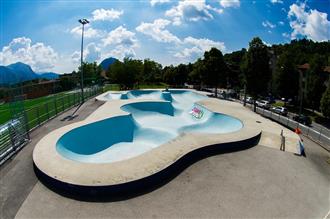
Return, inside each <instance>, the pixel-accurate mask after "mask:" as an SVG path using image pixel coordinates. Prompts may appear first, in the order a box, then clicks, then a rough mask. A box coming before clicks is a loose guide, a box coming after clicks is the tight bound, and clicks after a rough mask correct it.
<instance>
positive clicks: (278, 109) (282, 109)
mask: <svg viewBox="0 0 330 219" xmlns="http://www.w3.org/2000/svg"><path fill="white" fill-rule="evenodd" d="M272 111H273V112H274V113H278V114H280V115H282V116H287V115H288V110H287V109H286V108H285V107H281V106H277V107H273V108H272Z"/></svg>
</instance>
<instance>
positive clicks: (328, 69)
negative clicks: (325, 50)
mask: <svg viewBox="0 0 330 219" xmlns="http://www.w3.org/2000/svg"><path fill="white" fill-rule="evenodd" d="M297 67H298V69H302V70H308V69H309V68H310V64H309V63H305V64H303V65H298V66H297ZM323 71H324V72H328V73H330V66H325V67H324V69H323Z"/></svg>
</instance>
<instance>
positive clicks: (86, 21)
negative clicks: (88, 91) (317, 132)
mask: <svg viewBox="0 0 330 219" xmlns="http://www.w3.org/2000/svg"><path fill="white" fill-rule="evenodd" d="M79 23H81V24H82V31H81V57H80V80H81V81H80V88H81V101H82V103H83V102H84V101H85V98H84V72H83V56H84V28H85V24H88V23H89V21H88V20H87V19H85V18H84V19H79Z"/></svg>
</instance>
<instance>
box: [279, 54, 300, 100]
mask: <svg viewBox="0 0 330 219" xmlns="http://www.w3.org/2000/svg"><path fill="white" fill-rule="evenodd" d="M291 57H292V54H291V53H290V52H287V51H285V52H283V53H282V54H281V55H280V57H279V58H278V61H277V63H276V68H275V75H274V84H275V92H276V94H277V95H279V96H281V97H285V98H294V97H296V96H297V95H298V91H299V73H298V71H297V68H296V65H295V63H294V62H292V60H291Z"/></svg>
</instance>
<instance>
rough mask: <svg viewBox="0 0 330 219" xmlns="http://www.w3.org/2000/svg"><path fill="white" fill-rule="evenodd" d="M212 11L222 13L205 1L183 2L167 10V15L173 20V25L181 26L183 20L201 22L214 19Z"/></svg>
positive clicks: (188, 0)
mask: <svg viewBox="0 0 330 219" xmlns="http://www.w3.org/2000/svg"><path fill="white" fill-rule="evenodd" d="M211 11H214V12H216V13H222V9H217V8H213V7H211V6H210V5H207V4H206V3H205V0H201V1H192V0H183V1H180V2H179V3H178V5H176V6H174V7H173V8H171V9H169V10H167V11H166V12H165V15H166V16H168V17H171V18H172V19H173V25H180V24H181V23H182V21H183V20H187V21H199V20H210V19H213V15H212V14H211Z"/></svg>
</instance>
